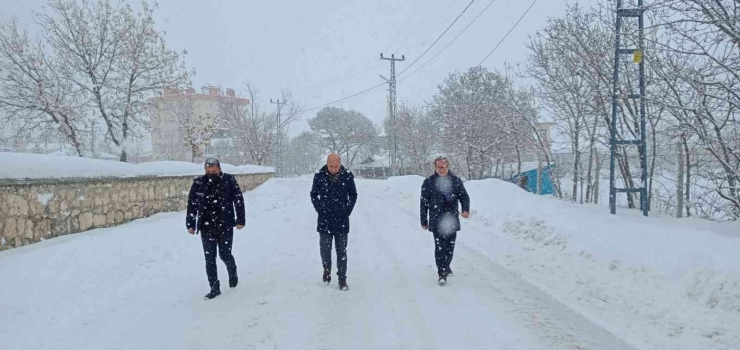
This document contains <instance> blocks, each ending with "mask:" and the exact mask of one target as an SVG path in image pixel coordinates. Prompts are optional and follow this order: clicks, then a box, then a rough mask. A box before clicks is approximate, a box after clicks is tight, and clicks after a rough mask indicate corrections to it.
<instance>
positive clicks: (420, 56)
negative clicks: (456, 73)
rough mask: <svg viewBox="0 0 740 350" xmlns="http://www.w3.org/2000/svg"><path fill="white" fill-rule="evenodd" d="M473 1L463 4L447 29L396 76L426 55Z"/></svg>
mask: <svg viewBox="0 0 740 350" xmlns="http://www.w3.org/2000/svg"><path fill="white" fill-rule="evenodd" d="M474 2H475V0H471V1H470V3H469V4H468V6H465V8H464V9H463V10H462V12H460V14H459V15H457V18H455V20H454V21H452V23H450V25H449V26H447V29H445V31H444V32H442V34H440V35H439V37H437V40H434V42H433V43H432V44H431V45H429V47H427V49H426V50H424V52H422V53H421V55H419V57H417V58H416V59H415V60H414V61H413V62H411V64H410V65H408V66H407V67H406V69H404V70H402V71H401V73H398V76H399V77H400V76H401V75H403V73H404V72H406V71H407V70H408V69H409V68H411V67H412V66H413V65H414V64H415V63H416V62H418V61H419V60H420V59H421V58H422V57H424V55H426V53H427V52H429V50H431V49H432V47H434V44H436V43H437V42H438V41H439V39H442V36H444V35H445V33H447V31H448V30H450V28H452V26H453V25H455V23H457V20H459V19H460V17H462V15H463V14H465V11H467V10H468V9H469V8H470V5H472V4H473V3H474Z"/></svg>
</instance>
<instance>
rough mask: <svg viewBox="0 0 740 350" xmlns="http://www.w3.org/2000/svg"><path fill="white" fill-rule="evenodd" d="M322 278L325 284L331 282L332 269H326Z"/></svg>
mask: <svg viewBox="0 0 740 350" xmlns="http://www.w3.org/2000/svg"><path fill="white" fill-rule="evenodd" d="M322 280H323V281H324V283H325V284H329V283H331V270H324V277H322Z"/></svg>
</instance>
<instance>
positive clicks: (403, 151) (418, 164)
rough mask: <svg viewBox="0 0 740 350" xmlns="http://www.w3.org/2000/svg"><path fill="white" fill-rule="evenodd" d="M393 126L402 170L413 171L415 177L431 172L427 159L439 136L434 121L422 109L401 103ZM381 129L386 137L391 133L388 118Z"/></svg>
mask: <svg viewBox="0 0 740 350" xmlns="http://www.w3.org/2000/svg"><path fill="white" fill-rule="evenodd" d="M395 126H396V135H397V143H398V149H399V159H400V161H401V162H402V164H403V165H404V168H409V169H413V172H414V173H415V174H417V175H423V174H426V173H428V172H429V171H430V170H431V169H429V167H430V165H429V164H430V163H429V157H431V155H432V152H434V150H435V147H436V141H437V139H438V135H439V130H438V129H437V126H436V124H435V123H434V120H433V119H432V118H431V117H430V115H429V114H427V113H426V112H425V111H424V110H423V109H422V108H420V107H418V106H412V105H409V104H406V103H402V104H401V105H400V106H399V107H398V117H397V118H396V124H395ZM383 127H384V129H385V134H386V135H389V134H390V133H391V132H393V130H392V123H391V120H390V118H386V119H385V120H384V121H383ZM389 148H390V146H389Z"/></svg>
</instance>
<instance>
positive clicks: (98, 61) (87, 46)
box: [37, 0, 191, 162]
mask: <svg viewBox="0 0 740 350" xmlns="http://www.w3.org/2000/svg"><path fill="white" fill-rule="evenodd" d="M155 7H156V6H150V5H149V4H148V3H147V2H146V1H144V2H142V6H141V11H140V12H135V11H134V10H133V9H132V8H131V6H128V5H125V6H122V5H119V4H115V5H114V4H112V3H111V1H110V0H97V1H89V0H49V2H48V4H47V6H46V7H45V8H44V10H43V11H42V12H40V13H38V14H37V22H38V23H39V24H40V25H41V27H42V32H43V35H44V38H45V39H46V42H47V43H48V44H49V46H50V48H52V49H53V52H54V53H55V57H56V58H57V59H58V66H57V67H58V68H59V70H60V74H62V75H63V76H64V77H65V78H66V79H68V80H70V81H72V82H73V83H74V87H75V89H76V90H77V91H76V92H75V93H81V94H84V96H85V98H86V99H87V102H88V104H89V105H90V106H92V107H93V108H94V109H95V111H96V114H97V115H98V116H99V117H100V118H102V119H103V121H104V123H105V125H106V127H107V131H108V132H107V134H106V136H107V138H108V139H109V140H110V141H111V142H112V143H113V144H115V145H116V146H117V147H118V148H120V160H121V161H124V162H125V161H126V159H127V158H126V150H127V145H128V144H129V143H131V140H132V139H133V138H136V137H137V136H139V132H140V131H141V130H142V127H143V126H144V125H145V119H144V116H145V114H146V105H147V104H146V100H147V99H148V98H150V97H152V96H154V95H155V93H157V92H159V91H162V90H163V89H164V88H167V87H180V86H183V85H185V84H186V83H187V82H188V79H189V77H190V75H191V72H190V71H188V70H187V69H185V67H184V63H183V62H182V61H181V56H182V55H184V53H183V54H182V55H181V54H178V53H177V52H175V51H172V50H169V49H168V48H167V47H166V46H165V43H164V34H163V33H161V32H158V31H157V30H156V29H155V27H154V8H155Z"/></svg>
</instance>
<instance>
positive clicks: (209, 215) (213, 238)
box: [185, 158, 245, 299]
mask: <svg viewBox="0 0 740 350" xmlns="http://www.w3.org/2000/svg"><path fill="white" fill-rule="evenodd" d="M205 168H206V174H205V175H204V176H201V177H198V178H196V179H195V180H193V185H192V186H191V187H190V195H189V196H188V211H187V216H186V220H185V225H186V226H187V228H188V233H190V234H191V235H194V234H198V233H200V234H201V235H200V239H201V241H202V242H203V253H205V258H206V275H207V276H208V284H209V285H210V286H211V291H210V292H209V293H208V294H206V296H205V298H206V299H213V298H215V297H217V296H219V295H220V294H221V285H220V283H219V281H218V269H217V266H216V248H218V255H219V256H220V257H221V260H223V262H224V263H225V264H226V270H227V271H228V273H229V287H231V288H235V287H236V285H237V283H238V282H239V279H238V277H237V274H236V260H235V259H234V256H233V255H232V254H231V246H232V244H233V243H234V242H233V238H234V226H236V228H237V229H239V230H241V229H243V228H244V224H245V218H244V214H245V213H244V196H243V195H242V191H241V189H240V188H239V184H238V183H237V182H236V179H235V178H234V176H232V175H230V174H225V173H223V172H222V171H221V163H220V162H219V161H218V159H214V158H209V159H206V163H205ZM235 216H236V219H234V217H235Z"/></svg>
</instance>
